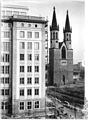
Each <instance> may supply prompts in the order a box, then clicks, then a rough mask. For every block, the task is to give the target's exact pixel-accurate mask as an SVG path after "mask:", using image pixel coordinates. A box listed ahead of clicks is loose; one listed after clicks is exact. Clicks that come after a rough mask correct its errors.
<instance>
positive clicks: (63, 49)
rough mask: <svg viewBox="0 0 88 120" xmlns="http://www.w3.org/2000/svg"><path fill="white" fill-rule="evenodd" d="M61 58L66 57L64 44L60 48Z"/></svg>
mask: <svg viewBox="0 0 88 120" xmlns="http://www.w3.org/2000/svg"><path fill="white" fill-rule="evenodd" d="M62 59H66V50H65V47H64V46H63V48H62Z"/></svg>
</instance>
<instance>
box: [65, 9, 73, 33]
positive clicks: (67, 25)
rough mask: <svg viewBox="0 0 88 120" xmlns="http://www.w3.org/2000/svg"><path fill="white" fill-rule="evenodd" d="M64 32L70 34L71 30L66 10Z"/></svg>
mask: <svg viewBox="0 0 88 120" xmlns="http://www.w3.org/2000/svg"><path fill="white" fill-rule="evenodd" d="M64 32H72V30H71V28H70V22H69V15H68V10H67V15H66V22H65V29H64Z"/></svg>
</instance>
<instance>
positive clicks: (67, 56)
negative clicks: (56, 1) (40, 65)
mask: <svg viewBox="0 0 88 120" xmlns="http://www.w3.org/2000/svg"><path fill="white" fill-rule="evenodd" d="M71 33H72V28H71V27H70V21H69V15H68V10H67V13H66V21H65V27H64V28H63V41H62V42H60V41H59V25H58V24H57V19H56V12H55V7H54V8H53V17H52V24H51V26H50V48H49V85H51V86H52V85H56V86H60V85H66V84H69V83H71V82H72V81H73V49H72V39H71Z"/></svg>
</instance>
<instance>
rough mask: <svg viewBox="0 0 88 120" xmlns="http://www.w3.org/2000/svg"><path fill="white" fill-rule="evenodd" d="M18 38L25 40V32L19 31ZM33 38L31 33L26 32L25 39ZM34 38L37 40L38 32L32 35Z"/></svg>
mask: <svg viewBox="0 0 88 120" xmlns="http://www.w3.org/2000/svg"><path fill="white" fill-rule="evenodd" d="M19 34H20V38H25V31H20V33H19ZM32 37H33V35H32V32H29V31H28V32H27V38H32ZM34 37H35V38H39V32H35V33H34Z"/></svg>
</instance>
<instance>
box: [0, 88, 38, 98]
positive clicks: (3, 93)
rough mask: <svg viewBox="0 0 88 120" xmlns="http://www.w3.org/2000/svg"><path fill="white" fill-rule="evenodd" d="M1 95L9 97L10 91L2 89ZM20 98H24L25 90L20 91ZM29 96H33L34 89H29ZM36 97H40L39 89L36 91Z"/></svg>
mask: <svg viewBox="0 0 88 120" xmlns="http://www.w3.org/2000/svg"><path fill="white" fill-rule="evenodd" d="M1 95H3V96H4V95H9V89H2V90H1ZM19 95H20V96H24V89H20V91H19ZM27 95H28V96H29V95H30V96H31V95H32V88H29V89H27ZM34 95H39V88H37V89H35V91H34Z"/></svg>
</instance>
